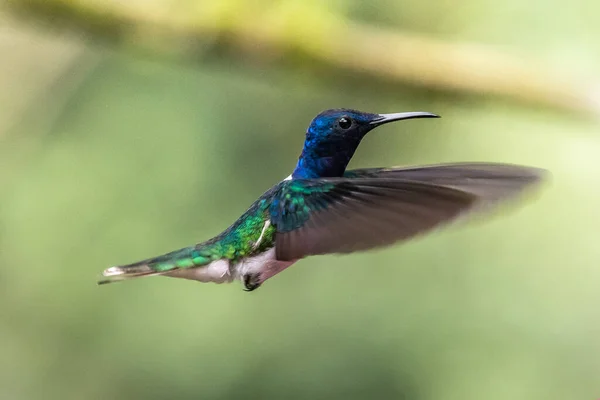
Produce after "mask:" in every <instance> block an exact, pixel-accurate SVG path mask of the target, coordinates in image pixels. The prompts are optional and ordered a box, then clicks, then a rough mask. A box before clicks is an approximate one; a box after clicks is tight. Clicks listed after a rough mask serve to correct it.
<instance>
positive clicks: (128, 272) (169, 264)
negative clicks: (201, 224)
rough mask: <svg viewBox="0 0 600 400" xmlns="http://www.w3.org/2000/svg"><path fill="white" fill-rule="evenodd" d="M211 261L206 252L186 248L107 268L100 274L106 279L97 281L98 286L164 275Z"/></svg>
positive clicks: (194, 248)
mask: <svg viewBox="0 0 600 400" xmlns="http://www.w3.org/2000/svg"><path fill="white" fill-rule="evenodd" d="M211 261H212V258H211V257H210V254H207V253H206V251H202V250H199V249H197V248H196V247H188V248H185V249H181V250H177V251H174V252H171V253H168V254H165V255H162V256H159V257H154V258H149V259H147V260H143V261H138V262H135V263H132V264H127V265H118V266H114V267H110V268H107V269H105V270H104V271H103V272H102V275H103V276H104V277H106V279H103V280H100V281H98V285H104V284H107V283H113V282H119V281H124V280H128V279H133V278H141V277H144V276H155V275H164V274H168V273H171V272H174V271H175V270H179V269H183V268H193V267H199V266H202V265H206V264H208V263H210V262H211Z"/></svg>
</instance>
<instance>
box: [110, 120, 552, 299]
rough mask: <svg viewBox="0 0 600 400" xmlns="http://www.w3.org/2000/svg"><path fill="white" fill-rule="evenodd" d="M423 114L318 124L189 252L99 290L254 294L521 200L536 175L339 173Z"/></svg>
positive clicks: (496, 168)
mask: <svg viewBox="0 0 600 400" xmlns="http://www.w3.org/2000/svg"><path fill="white" fill-rule="evenodd" d="M435 117H438V116H437V115H435V114H431V113H427V112H407V113H396V114H371V113H366V112H361V111H356V110H349V109H334V110H327V111H324V112H322V113H321V114H319V115H317V116H316V117H315V118H314V119H313V120H312V122H311V124H310V126H309V128H308V130H307V132H306V140H305V142H304V148H303V150H302V153H301V155H300V157H299V159H298V163H297V165H296V168H295V169H294V171H293V173H292V174H291V175H290V176H288V177H287V178H286V179H284V180H283V181H281V182H279V183H277V184H276V185H275V186H273V187H272V188H271V189H269V190H268V191H266V192H265V193H264V194H263V195H262V196H260V197H259V198H258V200H256V201H255V202H254V203H253V204H252V205H251V206H250V208H248V210H247V211H246V212H245V213H244V214H243V215H242V216H241V217H240V218H238V220H237V221H235V222H234V223H233V224H232V225H231V226H230V227H229V228H227V229H226V230H225V231H223V232H222V233H220V234H219V235H217V236H215V237H213V238H212V239H209V240H207V241H205V242H202V243H199V244H196V245H194V246H190V247H186V248H183V249H180V250H176V251H173V252H170V253H167V254H164V255H161V256H158V257H154V258H149V259H146V260H143V261H139V262H135V263H133V264H128V265H121V266H114V267H111V268H108V269H106V270H105V271H104V272H103V275H104V276H105V277H106V278H107V279H105V280H102V281H100V282H99V284H103V283H110V282H115V281H120V280H126V279H131V278H137V277H142V276H152V275H164V276H169V277H176V278H184V279H191V280H197V281H200V282H215V283H224V282H232V281H233V280H235V279H240V280H241V281H242V282H243V285H244V288H245V290H247V291H252V290H254V289H257V288H258V287H260V286H261V285H262V284H263V283H264V282H265V281H266V280H267V279H269V278H271V277H273V276H275V275H277V274H278V273H280V272H281V271H283V270H285V269H286V268H288V267H289V266H291V265H292V264H294V263H295V262H297V261H298V260H300V259H302V258H304V257H307V256H311V255H322V254H343V253H351V252H354V251H360V250H368V249H373V248H379V247H382V246H387V245H391V244H393V243H396V242H399V241H401V240H407V239H410V238H412V237H414V236H416V235H419V234H422V233H425V232H427V231H430V230H432V229H433V228H436V227H438V226H440V225H442V224H444V223H448V222H450V221H452V220H455V219H456V218H457V217H459V216H462V215H464V214H466V213H467V212H470V211H473V210H475V209H480V208H481V207H482V206H483V207H485V206H488V205H490V204H493V203H496V202H497V201H499V200H504V199H507V198H509V197H512V196H514V195H516V194H518V193H519V192H521V191H522V190H523V189H525V188H526V187H528V186H530V185H532V184H535V183H537V182H539V181H540V180H541V178H542V177H543V175H544V172H545V171H543V170H541V169H537V168H531V167H525V166H518V165H510V164H497V163H456V164H441V165H426V166H416V167H393V168H368V169H355V170H348V171H346V167H347V165H348V163H349V162H350V159H351V158H352V156H353V155H354V152H355V151H356V149H357V147H358V145H359V144H360V142H361V140H362V139H363V138H364V137H365V135H366V134H367V133H368V132H369V131H371V130H373V129H374V128H376V127H378V126H381V125H383V124H386V123H389V122H392V121H400V120H406V119H411V118H435Z"/></svg>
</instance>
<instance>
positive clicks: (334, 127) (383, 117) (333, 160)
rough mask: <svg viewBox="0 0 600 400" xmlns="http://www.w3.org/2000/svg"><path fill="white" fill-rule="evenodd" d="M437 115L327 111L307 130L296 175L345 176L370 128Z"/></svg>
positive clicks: (417, 112)
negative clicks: (355, 152) (347, 167)
mask: <svg viewBox="0 0 600 400" xmlns="http://www.w3.org/2000/svg"><path fill="white" fill-rule="evenodd" d="M437 117H438V115H435V114H431V113H428V112H421V111H416V112H404V113H394V114H372V113H367V112H362V111H357V110H349V109H332V110H326V111H323V112H322V113H320V114H319V115H317V116H316V117H315V118H314V119H313V120H312V122H311V123H310V126H309V127H308V130H307V131H306V140H305V142H304V148H303V150H302V154H301V155H300V158H299V160H298V164H297V166H296V169H295V170H294V173H293V174H292V176H293V177H294V178H318V177H332V176H341V175H342V174H343V173H344V171H345V169H346V166H347V165H348V163H349V162H350V159H351V158H352V156H353V155H354V151H355V150H356V148H357V147H358V145H359V144H360V141H361V140H362V138H363V137H364V136H365V135H366V134H367V133H368V132H369V131H371V130H373V129H375V128H376V127H378V126H381V125H383V124H387V123H388V122H394V121H400V120H404V119H412V118H437Z"/></svg>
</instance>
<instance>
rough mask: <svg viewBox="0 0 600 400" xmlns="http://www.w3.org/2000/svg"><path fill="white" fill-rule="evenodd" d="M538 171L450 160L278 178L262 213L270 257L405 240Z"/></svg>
mask: <svg viewBox="0 0 600 400" xmlns="http://www.w3.org/2000/svg"><path fill="white" fill-rule="evenodd" d="M545 174H546V171H544V170H541V169H537V168H530V167H522V166H518V165H511V164H497V163H457V164H442V165H431V166H421V167H408V168H371V169H359V170H350V171H346V173H345V174H344V178H329V179H307V180H291V181H286V182H284V183H283V184H282V185H281V186H280V188H279V190H278V191H277V192H276V193H275V197H274V201H273V203H272V205H271V209H270V212H271V222H272V223H273V225H275V227H276V228H277V235H276V256H277V258H278V259H279V260H294V259H298V258H302V257H306V256H308V255H317V254H328V253H349V252H353V251H358V250H367V249H371V248H376V247H381V246H385V245H389V244H392V243H394V242H397V241H400V240H406V239H409V238H412V237H414V236H416V235H418V234H421V233H424V232H427V231H429V230H431V229H433V228H435V227H437V226H439V225H441V224H443V223H446V222H449V221H452V220H454V219H455V218H456V217H457V216H459V215H462V214H463V213H465V212H467V211H473V210H474V209H476V208H478V209H481V208H482V207H487V206H490V205H493V204H495V203H497V202H498V201H501V200H505V199H508V198H510V197H513V196H515V195H517V194H518V193H520V192H521V191H523V190H524V189H525V188H526V187H528V186H530V185H532V184H535V183H537V182H539V181H540V180H541V179H542V177H543V176H544V175H545Z"/></svg>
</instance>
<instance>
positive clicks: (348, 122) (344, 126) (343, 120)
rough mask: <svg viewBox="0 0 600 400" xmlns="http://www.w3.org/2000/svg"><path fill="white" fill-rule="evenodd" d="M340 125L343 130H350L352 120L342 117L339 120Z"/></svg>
mask: <svg viewBox="0 0 600 400" xmlns="http://www.w3.org/2000/svg"><path fill="white" fill-rule="evenodd" d="M338 125H339V126H340V128H342V129H348V128H350V127H351V126H352V120H351V119H350V118H348V117H342V118H340V119H339V120H338Z"/></svg>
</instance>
